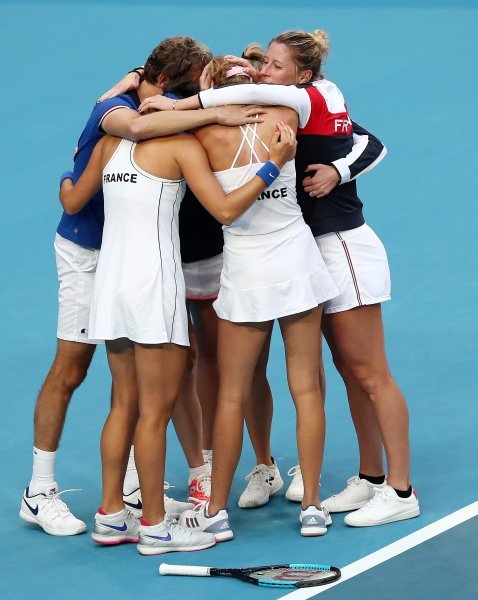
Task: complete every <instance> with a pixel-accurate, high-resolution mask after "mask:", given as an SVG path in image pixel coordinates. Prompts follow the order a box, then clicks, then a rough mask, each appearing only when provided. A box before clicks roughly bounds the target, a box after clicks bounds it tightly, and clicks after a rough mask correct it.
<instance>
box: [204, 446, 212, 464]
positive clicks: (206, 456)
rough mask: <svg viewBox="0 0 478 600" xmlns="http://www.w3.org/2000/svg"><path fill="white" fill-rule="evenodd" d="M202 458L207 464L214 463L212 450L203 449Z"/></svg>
mask: <svg viewBox="0 0 478 600" xmlns="http://www.w3.org/2000/svg"><path fill="white" fill-rule="evenodd" d="M202 456H203V458H204V460H205V461H206V462H212V450H207V449H205V448H203V450H202Z"/></svg>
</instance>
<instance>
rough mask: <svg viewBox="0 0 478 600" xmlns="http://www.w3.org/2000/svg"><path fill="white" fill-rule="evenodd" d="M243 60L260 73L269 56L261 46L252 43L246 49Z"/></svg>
mask: <svg viewBox="0 0 478 600" xmlns="http://www.w3.org/2000/svg"><path fill="white" fill-rule="evenodd" d="M242 58H245V59H246V60H248V61H249V62H250V63H251V65H252V66H253V67H254V69H255V70H256V71H260V70H261V69H262V67H263V66H264V63H265V62H266V58H267V54H266V53H265V51H264V49H263V48H262V46H261V45H260V44H258V43H257V42H252V43H251V44H248V45H247V46H246V47H245V48H244V51H243V52H242Z"/></svg>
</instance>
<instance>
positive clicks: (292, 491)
mask: <svg viewBox="0 0 478 600" xmlns="http://www.w3.org/2000/svg"><path fill="white" fill-rule="evenodd" d="M287 475H289V477H292V481H291V482H290V485H289V487H288V488H287V491H286V493H285V497H286V498H287V500H290V501H291V502H302V499H303V498H304V482H303V480H302V472H301V470H300V465H296V466H295V467H292V469H289V470H288V471H287Z"/></svg>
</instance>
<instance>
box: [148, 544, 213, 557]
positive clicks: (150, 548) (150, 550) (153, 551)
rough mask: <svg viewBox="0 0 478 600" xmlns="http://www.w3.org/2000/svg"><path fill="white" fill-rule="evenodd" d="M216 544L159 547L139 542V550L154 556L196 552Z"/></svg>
mask: <svg viewBox="0 0 478 600" xmlns="http://www.w3.org/2000/svg"><path fill="white" fill-rule="evenodd" d="M215 545H216V542H215V541H214V542H212V543H211V544H202V545H201V546H189V547H184V548H171V547H169V548H168V547H164V548H158V547H154V546H142V545H141V544H138V552H139V553H140V554H142V555H143V556H153V555H155V554H166V553H167V552H196V551H198V550H206V549H207V548H211V547H212V546H215Z"/></svg>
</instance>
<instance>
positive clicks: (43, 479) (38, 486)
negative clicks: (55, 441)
mask: <svg viewBox="0 0 478 600" xmlns="http://www.w3.org/2000/svg"><path fill="white" fill-rule="evenodd" d="M55 458H56V452H47V451H46V450H39V449H38V448H35V446H33V472H32V479H31V481H30V485H29V486H28V491H29V494H30V496H34V495H35V494H39V493H40V492H41V491H42V489H43V488H45V487H48V486H49V485H51V484H52V483H55Z"/></svg>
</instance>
